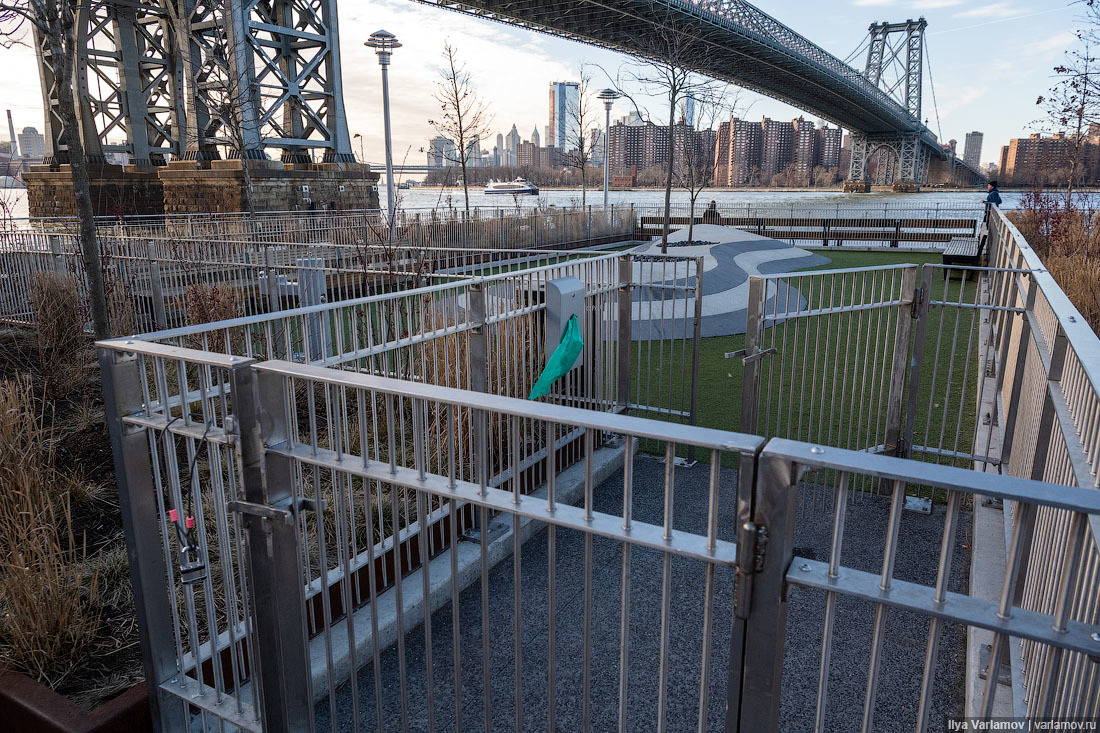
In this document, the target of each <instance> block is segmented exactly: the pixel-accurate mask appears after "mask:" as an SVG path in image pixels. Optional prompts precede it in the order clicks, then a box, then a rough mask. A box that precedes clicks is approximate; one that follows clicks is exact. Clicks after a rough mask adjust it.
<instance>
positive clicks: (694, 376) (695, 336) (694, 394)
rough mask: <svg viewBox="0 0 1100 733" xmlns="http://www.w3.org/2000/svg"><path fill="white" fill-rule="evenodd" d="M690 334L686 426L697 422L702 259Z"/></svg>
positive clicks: (691, 451) (692, 449) (690, 459)
mask: <svg viewBox="0 0 1100 733" xmlns="http://www.w3.org/2000/svg"><path fill="white" fill-rule="evenodd" d="M693 324H694V325H693V329H692V334H691V385H690V389H691V406H690V407H689V414H688V424H689V425H695V424H697V423H698V420H699V360H700V358H701V354H700V349H701V348H702V342H703V339H702V335H703V334H702V328H703V258H702V257H696V258H695V314H694V318H693ZM685 335H686V334H685ZM687 459H688V463H694V462H695V446H694V445H691V446H689V447H688V454H687Z"/></svg>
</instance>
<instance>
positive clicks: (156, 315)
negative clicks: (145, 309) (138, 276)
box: [145, 239, 168, 331]
mask: <svg viewBox="0 0 1100 733" xmlns="http://www.w3.org/2000/svg"><path fill="white" fill-rule="evenodd" d="M145 258H146V260H148V263H149V298H150V300H152V301H153V322H154V323H155V324H156V326H157V330H160V331H163V330H164V329H166V328H168V314H167V313H166V312H165V309H164V285H163V283H162V281H161V276H160V262H159V261H158V259H157V245H156V242H154V241H153V240H152V239H148V240H146V241H145Z"/></svg>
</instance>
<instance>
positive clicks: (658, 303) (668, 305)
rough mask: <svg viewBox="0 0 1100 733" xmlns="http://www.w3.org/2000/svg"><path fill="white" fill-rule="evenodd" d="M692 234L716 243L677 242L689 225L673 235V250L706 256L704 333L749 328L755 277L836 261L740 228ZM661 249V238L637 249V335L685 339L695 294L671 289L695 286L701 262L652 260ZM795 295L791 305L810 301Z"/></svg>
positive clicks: (708, 228) (698, 229)
mask: <svg viewBox="0 0 1100 733" xmlns="http://www.w3.org/2000/svg"><path fill="white" fill-rule="evenodd" d="M692 236H693V237H694V240H695V241H707V242H714V244H708V245H697V246H675V245H678V244H679V243H681V242H686V241H687V229H680V230H677V231H675V232H673V233H672V234H671V235H669V244H670V246H669V249H668V253H669V254H670V255H681V256H685V257H703V319H702V335H703V336H704V337H707V336H729V335H731V334H738V333H744V332H745V320H746V308H747V305H748V295H749V282H748V280H749V277H750V276H754V275H755V276H759V275H774V274H778V273H784V272H794V271H797V270H802V269H805V268H807V267H817V266H819V265H826V264H828V263H829V262H830V260H829V259H828V258H827V257H823V256H822V255H819V254H814V253H812V252H808V251H806V250H804V249H799V248H798V247H793V246H791V245H789V244H787V243H786V242H781V241H779V240H776V239H769V238H768V237H761V236H759V235H757V234H752V233H751V232H746V231H742V230H741V229H736V228H734V227H725V226H717V225H714V224H697V225H696V226H695V228H694V232H693V235H692ZM660 251H661V243H660V240H656V241H653V242H650V243H649V244H645V245H642V246H640V247H638V248H636V249H634V250H632V252H633V253H634V254H635V255H638V260H639V261H637V262H635V264H634V281H635V282H637V283H643V285H642V286H641V287H639V288H637V289H636V290H635V294H634V301H635V302H634V322H635V325H634V328H633V331H634V333H633V336H634V339H635V340H649V339H666V338H680V337H682V336H683V330H684V320H685V319H684V316H685V314H687V315H688V316H689V318H690V315H691V314H694V312H695V302H694V294H691V293H685V292H684V291H682V290H681V291H675V290H669V289H668V286H688V287H693V286H694V285H695V265H694V264H692V263H686V262H685V263H676V264H675V265H673V264H668V263H665V262H659V261H653V260H650V261H646V255H652V254H659V253H660ZM647 286H648V287H647ZM776 297H778V298H780V299H781V300H784V302H788V301H786V300H785V299H786V298H787V297H788V295H787V292H786V288H785V287H780V289H779V292H778V293H777V296H776ZM789 297H790V298H791V300H790V301H789V302H790V303H791V304H792V306H791V307H793V304H794V303H795V302H796V301H795V298H797V302H798V303H799V305H800V306H801V305H802V304H803V303H804V302H805V301H804V299H803V298H802V297H801V296H800V295H799V294H797V293H793V294H791V295H790V296H789ZM688 323H689V324H690V320H688ZM688 327H689V328H690V325H689V326H688Z"/></svg>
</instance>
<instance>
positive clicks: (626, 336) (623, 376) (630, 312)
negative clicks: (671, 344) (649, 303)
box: [615, 255, 634, 415]
mask: <svg viewBox="0 0 1100 733" xmlns="http://www.w3.org/2000/svg"><path fill="white" fill-rule="evenodd" d="M633 293H634V256H633V255H624V256H622V257H620V258H619V335H618V344H617V346H616V352H617V353H616V357H615V358H616V368H617V370H618V371H617V375H618V376H617V379H618V384H616V385H615V387H616V392H615V395H616V402H617V403H618V404H617V405H616V408H617V410H618V412H620V413H621V414H623V415H626V414H628V413H629V412H630V346H631V339H632V338H633V336H632V334H631V330H630V329H631V325H632V322H633V320H634V294H633Z"/></svg>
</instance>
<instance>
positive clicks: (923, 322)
mask: <svg viewBox="0 0 1100 733" xmlns="http://www.w3.org/2000/svg"><path fill="white" fill-rule="evenodd" d="M934 271H935V268H932V267H927V266H926V267H922V268H921V280H920V288H919V289H918V290H917V293H918V296H919V301H920V302H919V304H918V305H917V309H916V311H915V312H914V313H913V317H914V318H915V319H916V321H917V325H916V331H915V333H914V335H913V350H912V353H911V358H910V359H909V397H908V402H907V404H906V408H905V427H904V429H903V430H902V433H901V450H899V451H898V455H899V456H901V457H902V458H910V457H911V456H912V454H913V431H914V430H915V429H916V420H917V400H918V397H919V394H920V372H921V366H922V365H923V363H924V341H925V336H926V335H927V333H928V310H929V303H930V302H931V301H932V298H931V297H930V293H931V292H932V273H933V272H934ZM906 348H908V343H906ZM895 356H896V355H895ZM890 386H891V387H893V382H891V384H890ZM887 425H889V419H887ZM887 440H889V439H887Z"/></svg>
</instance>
